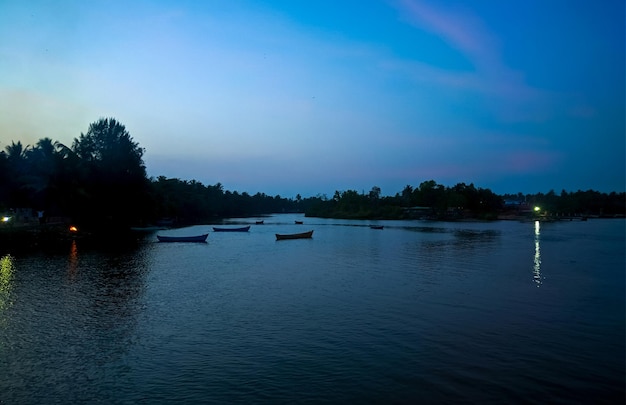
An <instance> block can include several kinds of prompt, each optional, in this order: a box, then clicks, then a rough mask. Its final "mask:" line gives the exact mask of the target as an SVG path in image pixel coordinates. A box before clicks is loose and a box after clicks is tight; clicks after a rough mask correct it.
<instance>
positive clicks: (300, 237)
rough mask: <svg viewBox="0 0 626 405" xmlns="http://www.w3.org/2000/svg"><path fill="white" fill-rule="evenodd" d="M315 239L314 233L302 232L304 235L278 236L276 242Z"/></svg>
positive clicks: (278, 234) (285, 234)
mask: <svg viewBox="0 0 626 405" xmlns="http://www.w3.org/2000/svg"><path fill="white" fill-rule="evenodd" d="M312 237H313V231H308V232H302V233H284V234H280V233H277V234H276V240H284V239H309V238H312Z"/></svg>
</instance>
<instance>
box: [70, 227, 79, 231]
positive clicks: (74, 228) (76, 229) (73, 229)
mask: <svg viewBox="0 0 626 405" xmlns="http://www.w3.org/2000/svg"><path fill="white" fill-rule="evenodd" d="M70 232H78V228H76V227H75V226H74V225H72V226H70Z"/></svg>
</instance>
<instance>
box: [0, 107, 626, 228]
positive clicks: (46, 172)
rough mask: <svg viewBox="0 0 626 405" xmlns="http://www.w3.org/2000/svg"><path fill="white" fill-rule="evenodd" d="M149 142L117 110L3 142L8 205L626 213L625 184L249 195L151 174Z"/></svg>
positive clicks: (102, 219) (133, 219) (151, 217)
mask: <svg viewBox="0 0 626 405" xmlns="http://www.w3.org/2000/svg"><path fill="white" fill-rule="evenodd" d="M144 152H145V150H144V149H143V148H141V147H140V146H139V144H138V143H137V142H135V141H134V140H133V138H132V137H131V136H130V134H129V132H128V131H127V130H126V127H125V126H124V125H122V124H121V123H120V122H118V121H117V120H115V119H114V118H101V119H99V120H98V121H96V122H94V123H92V124H90V125H89V128H88V130H87V132H86V133H81V134H80V136H79V137H78V138H75V139H74V140H73V142H72V145H71V146H67V145H64V144H62V143H59V142H56V141H53V140H52V139H50V138H42V139H40V140H39V141H38V142H37V143H36V144H35V145H32V146H31V145H23V144H22V143H21V142H20V141H18V142H15V141H12V143H11V144H10V145H8V146H6V147H5V150H3V151H0V213H1V212H8V211H10V210H11V209H15V208H26V207H27V208H31V209H33V210H36V211H42V212H45V215H46V217H48V218H50V217H59V218H71V219H72V220H73V221H75V222H77V223H80V224H83V225H84V226H87V227H93V228H103V227H111V228H115V229H119V228H120V227H129V226H141V225H149V224H154V223H155V222H156V221H158V220H159V219H169V220H174V221H176V222H177V223H179V224H181V225H182V224H191V223H199V222H208V221H214V220H217V219H219V218H224V217H245V216H253V215H264V214H270V213H279V212H303V213H305V214H306V215H307V216H319V217H337V218H339V217H341V218H390V219H393V218H407V217H412V216H414V215H415V209H418V211H419V210H420V209H422V211H420V212H422V213H423V212H424V211H423V209H424V208H427V212H428V214H429V215H432V216H435V217H438V218H454V217H457V216H460V215H471V216H474V217H480V218H495V217H496V215H497V214H498V213H500V212H502V211H503V210H507V209H511V205H510V204H508V203H510V202H511V201H513V202H518V203H519V204H520V205H521V204H540V205H542V208H543V209H545V210H546V211H551V212H564V213H572V214H573V213H583V214H597V215H609V216H610V215H624V212H625V206H626V204H625V195H624V192H621V193H615V192H613V193H610V194H606V193H599V192H596V191H592V190H588V191H577V192H567V191H565V190H563V191H562V192H561V193H560V194H559V195H557V194H556V193H554V191H550V192H548V193H547V194H542V193H538V194H533V195H531V194H527V195H522V194H521V193H519V194H517V195H504V196H499V195H496V194H495V193H493V192H492V191H491V190H489V189H483V188H477V187H475V186H474V185H473V184H469V185H466V184H465V183H459V184H457V185H455V186H453V187H446V186H443V185H441V184H437V183H436V182H435V181H434V180H429V181H424V182H422V183H421V184H420V185H419V186H418V187H415V188H414V187H412V186H410V185H407V186H406V187H405V188H404V189H403V190H402V191H401V192H399V193H397V194H396V195H395V196H390V197H383V196H381V190H380V188H379V187H377V186H374V187H372V189H371V190H370V191H369V192H368V193H365V192H362V193H358V192H357V191H355V190H346V191H336V192H335V194H334V195H333V197H332V198H328V197H327V196H325V195H318V196H315V197H309V198H302V197H301V196H300V195H297V196H296V198H295V199H293V198H283V197H281V196H280V195H276V196H269V195H266V194H264V193H256V194H254V195H250V194H248V193H246V192H242V193H239V192H237V191H228V190H224V188H223V186H222V184H221V183H217V184H215V185H204V184H202V183H200V182H197V181H195V180H191V181H189V180H181V179H176V178H166V177H164V176H159V177H157V178H156V179H155V178H148V177H147V174H146V167H145V164H144V161H143V155H144ZM513 205H515V204H513Z"/></svg>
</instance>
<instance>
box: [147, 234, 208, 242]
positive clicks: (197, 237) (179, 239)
mask: <svg viewBox="0 0 626 405" xmlns="http://www.w3.org/2000/svg"><path fill="white" fill-rule="evenodd" d="M207 236H209V234H208V233H205V234H203V235H194V236H163V235H157V239H158V240H159V242H205V241H206V238H207Z"/></svg>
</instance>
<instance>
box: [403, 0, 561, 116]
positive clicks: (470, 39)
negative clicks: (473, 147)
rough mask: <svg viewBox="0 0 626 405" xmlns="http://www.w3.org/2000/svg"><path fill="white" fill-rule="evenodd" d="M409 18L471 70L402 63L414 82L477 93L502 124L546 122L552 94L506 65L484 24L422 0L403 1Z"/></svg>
mask: <svg viewBox="0 0 626 405" xmlns="http://www.w3.org/2000/svg"><path fill="white" fill-rule="evenodd" d="M399 6H400V10H401V12H402V13H403V14H404V15H405V17H406V19H407V20H408V21H409V22H410V23H411V24H412V25H414V26H416V27H417V28H419V29H422V30H425V31H428V32H430V33H433V34H435V35H437V36H439V37H440V38H442V39H443V40H444V41H445V42H446V43H447V44H448V45H449V46H450V47H451V48H453V49H455V50H457V51H458V52H459V53H460V54H461V56H463V57H464V58H465V59H466V60H468V61H469V62H470V64H471V66H472V67H473V69H472V70H465V71H459V70H452V69H446V68H441V67H438V66H433V65H428V64H425V63H421V62H414V61H411V62H402V63H399V64H397V66H396V68H401V69H404V70H405V72H406V73H407V74H409V75H411V76H412V77H413V78H414V79H415V80H419V81H422V82H430V83H437V84H439V85H442V86H445V88H447V89H449V90H451V91H464V92H472V93H474V94H478V95H479V96H481V97H482V100H483V102H484V103H485V104H486V106H487V107H488V108H489V109H490V110H491V111H492V112H493V113H494V114H495V115H496V117H497V118H499V119H501V120H504V121H527V120H533V121H542V120H545V119H546V118H547V114H546V109H548V107H549V104H550V103H551V101H552V99H553V98H554V95H553V94H550V93H549V92H547V91H545V90H542V89H538V88H535V87H532V86H530V85H528V84H527V83H526V82H525V77H524V73H523V71H520V70H516V69H512V68H510V67H509V66H507V65H506V64H505V63H504V62H503V61H502V58H501V56H500V52H499V50H500V47H501V45H500V43H499V41H498V39H497V37H496V36H495V35H494V34H492V33H491V32H490V31H489V30H488V28H487V27H486V26H485V24H484V23H483V22H482V21H481V20H480V19H479V18H478V17H477V16H476V15H474V14H473V13H471V12H470V11H468V10H460V9H454V10H453V9H442V8H437V7H432V6H430V5H428V4H426V3H425V2H422V1H418V0H403V1H401V2H400V3H399Z"/></svg>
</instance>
